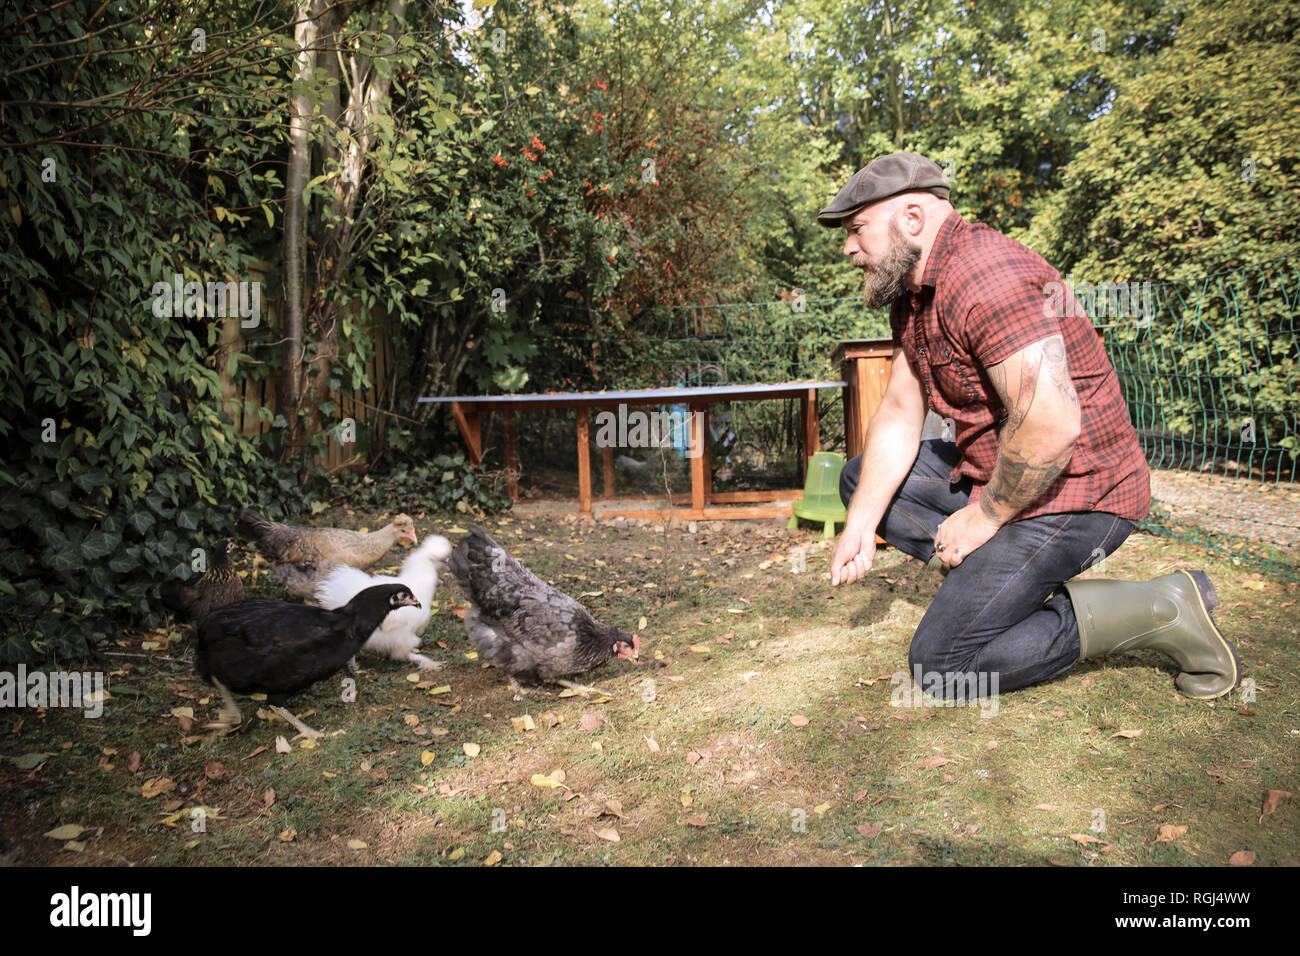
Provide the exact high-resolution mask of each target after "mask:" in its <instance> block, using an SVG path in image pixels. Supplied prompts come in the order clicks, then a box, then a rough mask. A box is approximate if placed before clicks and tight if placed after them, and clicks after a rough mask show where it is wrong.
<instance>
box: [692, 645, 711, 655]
mask: <svg viewBox="0 0 1300 956" xmlns="http://www.w3.org/2000/svg"><path fill="white" fill-rule="evenodd" d="M691 653H692V654H708V653H711V652H710V651H709V645H708V644H692V645H691Z"/></svg>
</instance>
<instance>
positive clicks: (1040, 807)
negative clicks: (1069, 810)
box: [1034, 803, 1056, 810]
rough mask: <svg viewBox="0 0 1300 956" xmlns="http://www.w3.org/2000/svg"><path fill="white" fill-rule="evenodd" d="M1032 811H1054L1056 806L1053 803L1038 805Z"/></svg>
mask: <svg viewBox="0 0 1300 956" xmlns="http://www.w3.org/2000/svg"><path fill="white" fill-rule="evenodd" d="M1034 809H1035V810H1055V809H1056V804H1054V803H1040V804H1039V805H1038V806H1036V807H1034Z"/></svg>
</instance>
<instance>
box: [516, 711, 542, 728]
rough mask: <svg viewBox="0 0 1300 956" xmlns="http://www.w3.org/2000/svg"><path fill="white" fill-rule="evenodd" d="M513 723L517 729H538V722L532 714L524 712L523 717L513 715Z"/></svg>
mask: <svg viewBox="0 0 1300 956" xmlns="http://www.w3.org/2000/svg"><path fill="white" fill-rule="evenodd" d="M510 723H511V725H512V726H513V727H514V728H515V730H536V729H537V722H536V721H535V720H533V717H532V715H531V714H524V715H523V716H522V717H511V718H510Z"/></svg>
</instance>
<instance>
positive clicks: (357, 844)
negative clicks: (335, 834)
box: [348, 840, 370, 850]
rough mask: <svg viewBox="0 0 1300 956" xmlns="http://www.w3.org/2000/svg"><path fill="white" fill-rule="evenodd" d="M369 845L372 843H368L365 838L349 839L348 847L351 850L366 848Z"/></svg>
mask: <svg viewBox="0 0 1300 956" xmlns="http://www.w3.org/2000/svg"><path fill="white" fill-rule="evenodd" d="M369 845H370V844H369V843H367V842H366V841H365V840H349V841H348V849H349V850H364V849H365V848H366V847H368V846H369Z"/></svg>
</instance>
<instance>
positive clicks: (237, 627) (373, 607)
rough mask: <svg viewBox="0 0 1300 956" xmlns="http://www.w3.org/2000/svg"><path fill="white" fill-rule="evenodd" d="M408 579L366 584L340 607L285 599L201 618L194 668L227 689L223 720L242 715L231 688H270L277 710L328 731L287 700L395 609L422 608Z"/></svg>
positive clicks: (307, 731)
mask: <svg viewBox="0 0 1300 956" xmlns="http://www.w3.org/2000/svg"><path fill="white" fill-rule="evenodd" d="M419 606H420V602H419V601H417V600H416V599H415V595H414V594H412V593H411V589H410V588H408V587H407V586H406V585H404V584H380V585H377V586H376V587H372V588H366V589H365V590H364V591H362V592H360V593H359V594H357V595H356V596H355V597H354V598H353V599H352V600H351V601H349V602H348V603H347V604H345V605H344V606H343V607H341V608H338V609H337V610H333V611H327V610H325V609H323V608H319V607H304V606H303V605H301V604H289V603H287V602H285V601H240V602H238V603H236V604H227V605H226V606H225V607H220V608H217V609H216V610H215V611H213V612H212V613H211V614H209V615H207V617H205V618H203V620H201V621H199V628H198V650H197V651H196V652H195V654H194V668H195V670H197V671H198V674H199V676H200V677H201V678H203V680H205V681H207V682H208V683H209V684H211V685H212V686H214V687H216V688H217V690H218V691H220V692H221V697H222V700H223V702H224V704H223V706H222V709H221V720H220V721H218V722H216V723H213V724H209V725H208V726H209V727H211V728H215V729H229V728H230V727H232V726H235V725H236V724H238V723H239V721H240V720H241V719H242V718H241V717H240V714H239V707H238V706H236V704H235V701H234V698H232V697H231V695H230V692H231V691H232V690H233V691H237V692H238V693H241V694H251V693H257V692H261V693H265V694H266V699H267V701H268V702H269V703H270V704H271V710H273V711H274V712H275V713H277V714H279V715H280V716H281V717H283V718H284V719H285V720H287V721H288V722H289V723H291V724H292V725H293V726H294V727H296V728H298V730H299V732H300V733H302V734H304V735H306V736H308V737H319V736H321V735H320V734H319V733H317V732H316V731H314V730H312V729H311V728H310V727H308V726H307V725H306V724H304V723H302V721H300V720H298V718H297V717H295V716H294V715H293V714H291V713H289V711H288V710H286V709H285V707H284V704H285V703H286V702H287V701H288V698H289V697H290V696H291V695H293V694H296V693H298V692H299V691H301V690H305V689H306V688H308V687H310V686H311V685H312V684H314V683H316V682H317V681H320V680H324V679H325V678H326V677H329V676H330V675H331V674H333V673H334V672H335V671H337V670H338V669H339V668H340V667H342V666H343V665H344V664H345V663H347V661H348V659H349V658H350V657H352V655H353V654H355V653H356V652H357V649H358V648H360V647H361V645H362V644H364V643H365V642H366V639H367V638H368V637H370V635H371V633H373V632H374V630H375V628H377V627H378V626H379V625H380V624H381V623H382V622H383V620H384V618H385V617H387V616H388V614H389V613H390V612H392V611H394V610H397V609H399V608H406V607H414V608H418V607H419Z"/></svg>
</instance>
